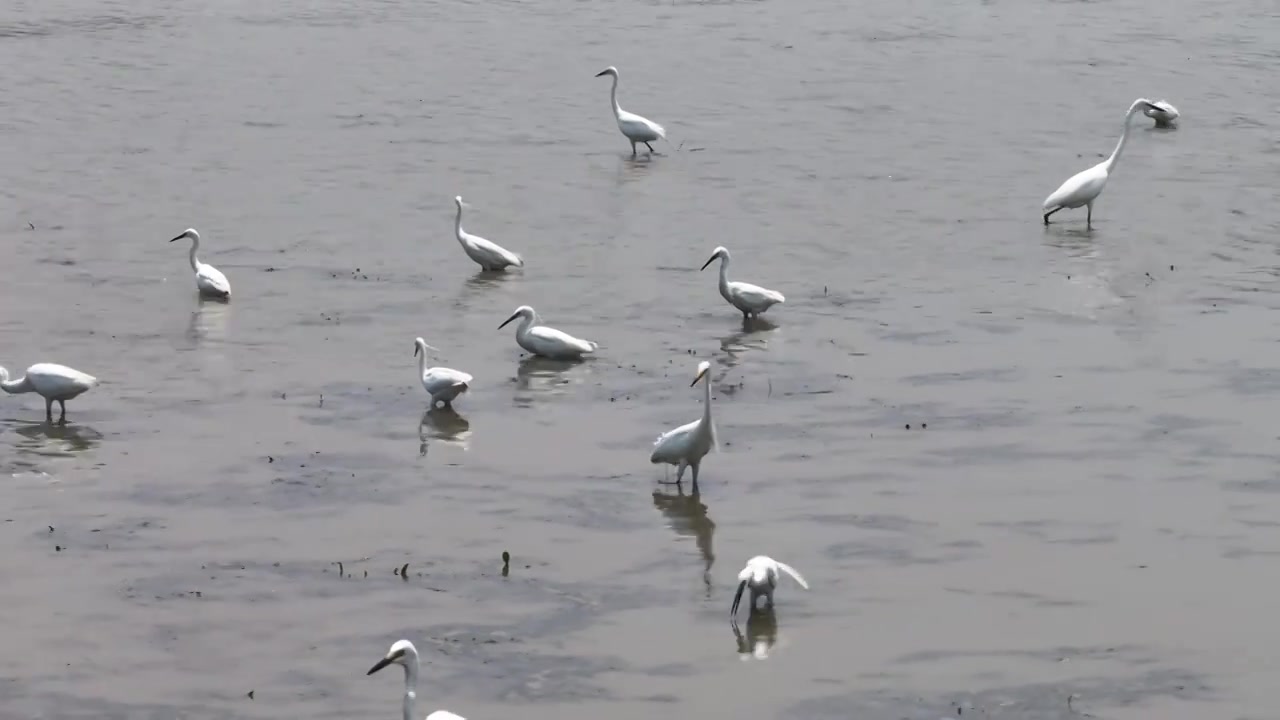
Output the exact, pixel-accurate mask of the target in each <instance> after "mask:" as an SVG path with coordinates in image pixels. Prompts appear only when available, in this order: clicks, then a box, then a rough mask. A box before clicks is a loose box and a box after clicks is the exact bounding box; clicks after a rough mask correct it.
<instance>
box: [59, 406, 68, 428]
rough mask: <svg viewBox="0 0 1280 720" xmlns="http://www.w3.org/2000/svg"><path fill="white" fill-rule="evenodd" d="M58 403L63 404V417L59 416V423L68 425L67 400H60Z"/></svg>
mask: <svg viewBox="0 0 1280 720" xmlns="http://www.w3.org/2000/svg"><path fill="white" fill-rule="evenodd" d="M58 404H59V405H61V406H62V417H60V418H58V424H59V425H66V424H67V401H66V400H59V401H58Z"/></svg>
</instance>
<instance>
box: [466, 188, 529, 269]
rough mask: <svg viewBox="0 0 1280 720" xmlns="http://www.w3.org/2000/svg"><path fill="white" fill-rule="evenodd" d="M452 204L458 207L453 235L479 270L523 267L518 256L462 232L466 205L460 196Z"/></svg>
mask: <svg viewBox="0 0 1280 720" xmlns="http://www.w3.org/2000/svg"><path fill="white" fill-rule="evenodd" d="M453 202H454V203H455V204H456V205H457V206H458V215H457V217H456V218H455V219H454V221H453V234H454V236H455V237H457V238H458V244H459V245H461V246H462V250H463V252H465V253H466V254H467V257H469V258H471V259H472V260H474V261H475V262H476V264H477V265H479V266H480V269H482V270H486V271H494V270H503V269H505V268H507V267H508V266H515V267H524V260H522V259H520V256H519V255H517V254H515V253H513V252H511V251H510V250H508V249H506V248H504V247H502V246H501V245H499V244H498V243H495V242H493V241H491V240H486V239H484V238H482V237H480V236H479V235H472V234H471V233H469V232H467V231H466V230H463V229H462V208H463V207H466V206H467V203H464V202H463V201H462V196H458V197H455V198H454V199H453Z"/></svg>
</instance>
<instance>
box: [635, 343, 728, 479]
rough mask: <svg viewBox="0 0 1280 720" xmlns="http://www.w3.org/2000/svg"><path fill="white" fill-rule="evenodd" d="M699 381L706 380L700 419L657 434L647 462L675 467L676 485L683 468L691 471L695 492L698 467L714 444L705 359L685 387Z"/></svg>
mask: <svg viewBox="0 0 1280 720" xmlns="http://www.w3.org/2000/svg"><path fill="white" fill-rule="evenodd" d="M703 378H706V380H707V381H706V382H705V383H704V384H703V390H704V394H703V397H702V417H700V418H698V419H697V420H694V421H693V422H691V423H687V424H685V425H681V426H680V427H678V428H676V429H675V430H669V431H667V432H665V433H663V434H661V435H659V436H658V439H657V440H656V441H654V443H653V454H652V455H650V456H649V462H651V463H653V464H655V465H656V464H658V463H666V464H668V465H675V466H676V484H677V485H679V484H680V481H681V479H682V478H683V477H684V469H685V468H686V467H689V468H693V490H694V492H697V491H698V467H699V466H701V465H702V458H704V457H706V454H707V453H708V452H710V451H711V447H712V446H713V445H715V442H716V427H715V424H713V423H712V421H711V363H709V362H707V361H706V360H703V361H702V362H700V363H698V374H697V376H696V377H694V378H693V382H692V383H689V387H693V386H694V385H697V384H698V381H699V380H702V379H703Z"/></svg>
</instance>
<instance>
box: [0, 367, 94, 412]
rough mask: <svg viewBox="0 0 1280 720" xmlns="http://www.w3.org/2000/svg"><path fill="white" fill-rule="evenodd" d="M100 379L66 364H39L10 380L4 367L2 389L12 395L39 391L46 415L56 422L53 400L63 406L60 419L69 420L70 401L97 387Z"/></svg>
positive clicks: (0, 385) (0, 380) (0, 373)
mask: <svg viewBox="0 0 1280 720" xmlns="http://www.w3.org/2000/svg"><path fill="white" fill-rule="evenodd" d="M97 385H98V378H96V377H94V376H92V375H89V374H87V373H82V372H80V371H79V370H74V369H72V368H69V367H67V366H66V365H57V364H54V363H37V364H35V365H32V366H31V367H29V368H27V374H26V375H24V376H23V377H20V378H18V379H17V380H10V379H9V371H8V370H6V369H4V368H2V367H0V390H4V391H5V392H7V393H9V394H10V395H18V394H21V393H30V392H33V393H39V395H40V396H41V397H43V398H44V416H45V420H46V421H48V422H49V423H52V422H53V403H54V401H57V403H58V405H59V406H60V407H61V408H62V416H61V417H60V418H58V422H59V423H61V424H63V425H65V424H66V423H67V401H68V400H70V399H72V398H74V397H78V396H79V395H81V394H82V393H85V392H88V391H89V390H90V389H91V388H94V387H97Z"/></svg>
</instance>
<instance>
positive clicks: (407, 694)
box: [365, 640, 466, 720]
mask: <svg viewBox="0 0 1280 720" xmlns="http://www.w3.org/2000/svg"><path fill="white" fill-rule="evenodd" d="M388 665H399V666H400V667H403V668H404V720H413V706H414V703H415V702H416V701H417V688H418V649H417V648H415V647H414V646H413V643H411V642H409V641H408V640H397V641H396V642H395V643H394V644H392V646H391V649H390V650H388V651H387V654H386V655H385V656H383V658H382V659H381V660H379V661H378V662H377V663H376V664H375V665H374V666H373V667H371V668H369V672H367V673H365V674H366V675H372V674H374V673H376V672H378V671H379V670H381V669H382V668H384V667H386V666H388ZM427 720H466V718H464V717H462V716H461V715H455V714H453V713H451V712H449V711H448V710H437V711H435V712H433V713H431V714H430V715H428V716H427Z"/></svg>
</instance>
